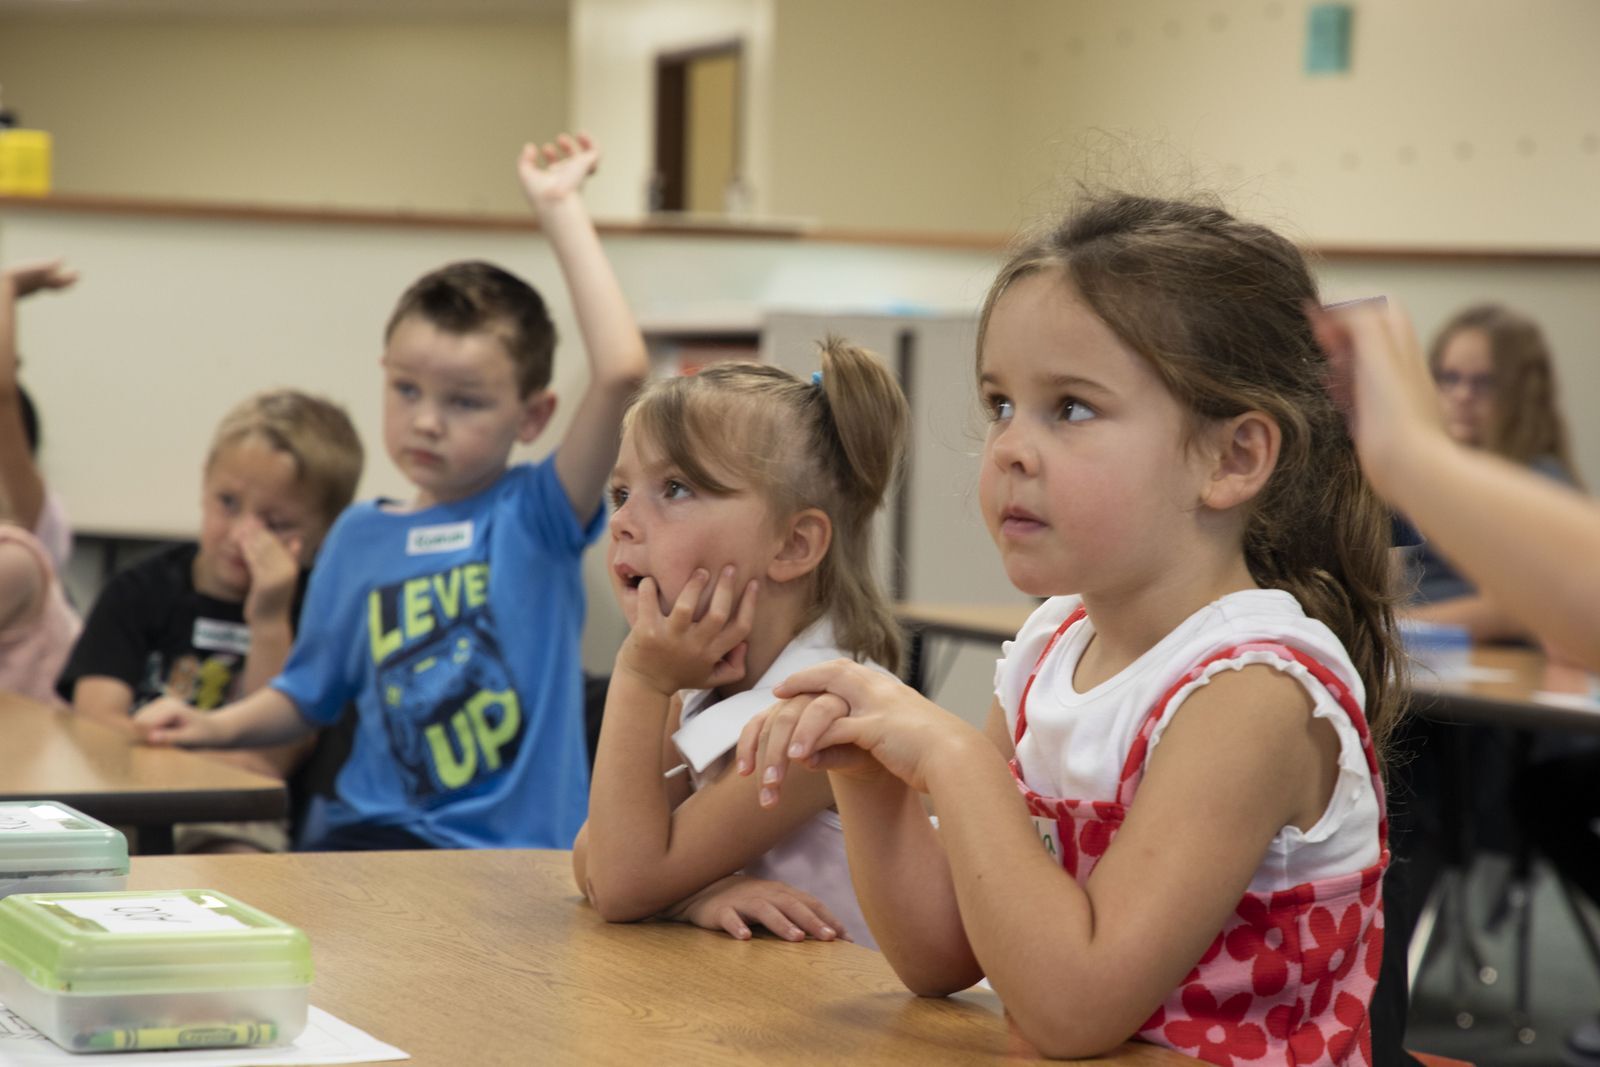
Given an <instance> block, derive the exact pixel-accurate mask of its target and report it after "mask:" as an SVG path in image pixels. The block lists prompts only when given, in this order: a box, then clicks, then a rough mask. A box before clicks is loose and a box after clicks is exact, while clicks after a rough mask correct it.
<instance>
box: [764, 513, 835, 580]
mask: <svg viewBox="0 0 1600 1067" xmlns="http://www.w3.org/2000/svg"><path fill="white" fill-rule="evenodd" d="M779 532H780V533H781V534H782V536H783V542H782V544H780V545H779V546H778V553H777V555H775V556H773V557H772V562H771V563H769V564H768V565H767V577H768V578H771V579H772V580H773V581H775V582H792V581H794V580H795V579H796V578H803V577H805V576H806V575H808V574H810V573H811V572H812V571H814V570H816V569H817V567H818V566H819V565H820V564H821V563H822V557H823V556H826V555H827V554H828V546H829V545H831V544H832V543H833V520H832V519H830V518H828V513H827V512H825V511H822V510H821V509H819V508H806V509H805V510H804V511H797V512H795V513H794V514H793V515H791V516H790V517H789V520H788V522H787V523H786V524H785V525H784V527H783V528H782V529H781V530H780V531H779Z"/></svg>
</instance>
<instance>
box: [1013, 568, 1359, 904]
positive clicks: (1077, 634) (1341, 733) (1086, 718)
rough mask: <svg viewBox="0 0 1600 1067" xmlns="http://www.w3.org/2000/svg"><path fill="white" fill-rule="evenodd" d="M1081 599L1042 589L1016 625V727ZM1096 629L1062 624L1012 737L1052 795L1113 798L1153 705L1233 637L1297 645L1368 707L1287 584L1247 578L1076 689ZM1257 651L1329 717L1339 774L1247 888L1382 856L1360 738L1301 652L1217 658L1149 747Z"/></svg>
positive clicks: (1332, 641) (1029, 770)
mask: <svg viewBox="0 0 1600 1067" xmlns="http://www.w3.org/2000/svg"><path fill="white" fill-rule="evenodd" d="M1080 603H1081V601H1080V599H1079V598H1078V597H1075V596H1070V597H1053V598H1052V599H1050V600H1047V601H1045V603H1044V604H1043V605H1041V606H1040V607H1039V609H1038V610H1037V611H1035V612H1034V613H1033V614H1032V615H1031V616H1029V618H1028V621H1027V622H1026V623H1024V624H1023V626H1022V629H1021V630H1019V631H1018V632H1017V637H1016V640H1015V641H1008V642H1006V643H1005V645H1004V646H1003V647H1002V649H1001V658H1000V660H999V661H998V663H997V664H996V669H995V696H996V697H997V698H998V699H999V701H1000V706H1001V707H1002V708H1003V709H1004V710H1005V715H1006V724H1007V727H1008V729H1009V730H1010V732H1011V734H1012V736H1015V732H1016V722H1017V706H1018V703H1019V701H1020V700H1021V697H1022V691H1023V687H1024V686H1026V685H1027V682H1028V675H1029V674H1030V673H1031V672H1032V671H1033V668H1034V666H1035V664H1037V663H1038V661H1039V657H1040V655H1041V654H1042V653H1043V651H1044V648H1045V645H1046V644H1048V643H1049V641H1050V638H1051V636H1052V635H1053V634H1054V633H1055V632H1056V630H1057V628H1058V627H1060V625H1061V623H1062V622H1064V621H1065V620H1066V618H1067V616H1069V615H1070V614H1072V612H1073V611H1074V610H1076V609H1077V607H1078V605H1079V604H1080ZM1093 635H1094V626H1093V623H1092V622H1091V621H1090V620H1089V619H1087V618H1085V619H1084V620H1083V621H1082V622H1081V623H1079V624H1077V625H1076V626H1074V627H1073V628H1072V629H1071V630H1069V631H1068V632H1067V633H1066V634H1064V635H1063V636H1062V638H1061V640H1060V641H1059V642H1058V643H1057V645H1056V647H1055V649H1053V650H1052V652H1051V654H1050V656H1049V658H1048V659H1047V660H1046V661H1045V663H1044V664H1042V665H1041V666H1040V670H1039V675H1038V678H1037V680H1036V681H1035V682H1034V684H1033V689H1032V690H1030V691H1029V693H1028V730H1027V733H1026V734H1024V735H1023V738H1022V740H1021V742H1020V743H1019V744H1018V745H1017V762H1018V765H1019V766H1020V767H1021V769H1022V773H1023V779H1024V781H1026V782H1027V784H1028V786H1029V788H1031V789H1033V790H1035V791H1036V792H1038V793H1041V794H1044V795H1045V796H1054V797H1080V798H1085V799H1099V798H1104V799H1107V800H1110V799H1114V798H1115V797H1116V794H1117V780H1118V777H1119V775H1120V773H1121V770H1122V765H1123V761H1124V759H1125V758H1126V756H1127V754H1128V750H1129V748H1130V747H1131V746H1132V744H1133V739H1134V735H1135V734H1136V733H1138V731H1139V728H1140V727H1141V725H1142V724H1143V722H1144V719H1145V716H1146V715H1148V714H1149V712H1150V709H1151V708H1152V707H1154V706H1155V704H1156V702H1157V701H1159V700H1160V699H1161V698H1162V696H1163V695H1164V694H1166V692H1167V691H1168V690H1169V689H1171V688H1172V686H1173V685H1174V684H1176V683H1177V681H1178V679H1179V678H1180V677H1182V676H1183V674H1184V673H1186V672H1187V671H1188V670H1189V669H1190V668H1191V667H1193V666H1195V665H1196V664H1198V663H1201V662H1202V661H1204V660H1206V659H1207V658H1209V657H1210V656H1212V655H1215V654H1216V653H1218V652H1221V651H1223V650H1225V649H1228V648H1230V647H1232V646H1234V645H1238V644H1243V643H1246V642H1250V641H1272V642H1277V643H1280V644H1284V645H1287V646H1289V647H1291V648H1295V649H1299V650H1301V651H1303V652H1305V653H1307V654H1308V655H1310V656H1311V657H1312V658H1314V659H1316V660H1318V661H1320V662H1321V663H1322V664H1323V665H1325V666H1326V667H1327V668H1328V669H1329V670H1331V671H1332V672H1333V673H1334V674H1335V675H1336V676H1337V677H1338V678H1339V680H1340V681H1341V682H1342V683H1343V684H1344V685H1345V686H1347V687H1348V688H1349V690H1350V693H1351V695H1352V696H1353V697H1354V698H1355V700H1356V702H1357V703H1358V704H1360V705H1361V706H1362V708H1363V709H1365V707H1366V691H1365V687H1364V686H1363V685H1362V683H1361V678H1360V675H1358V674H1357V673H1356V669H1355V665H1354V664H1353V663H1352V662H1351V661H1350V656H1349V653H1347V652H1346V651H1345V648H1344V646H1343V645H1342V644H1340V642H1339V639H1338V638H1337V637H1335V636H1334V634H1333V631H1331V630H1329V629H1328V628H1327V627H1326V626H1324V625H1323V624H1322V623H1320V622H1318V621H1317V620H1316V619H1312V618H1310V617H1308V616H1307V615H1306V613H1305V612H1304V611H1303V610H1302V609H1301V607H1300V602H1299V601H1297V600H1296V599H1295V598H1294V597H1293V596H1292V595H1290V594H1289V593H1286V592H1283V591H1282V590H1277V589H1251V590H1246V591H1243V592H1238V593H1230V594H1228V595H1227V596H1225V597H1222V598H1221V599H1220V600H1215V601H1213V602H1212V603H1210V604H1207V605H1206V606H1205V607H1203V608H1201V609H1200V610H1199V611H1197V612H1195V613H1194V614H1193V615H1191V616H1189V617H1188V618H1187V619H1185V620H1184V621H1183V622H1181V623H1179V624H1178V626H1177V627H1176V628H1175V629H1173V631H1172V632H1171V633H1169V634H1167V635H1166V636H1165V637H1163V638H1162V639H1161V640H1160V641H1158V642H1156V644H1155V645H1154V646H1152V647H1151V648H1150V649H1149V650H1147V651H1146V652H1145V653H1144V655H1142V656H1140V657H1139V658H1138V659H1136V660H1134V662H1133V663H1131V664H1129V665H1128V666H1127V667H1125V668H1123V669H1122V670H1121V671H1120V672H1118V673H1117V674H1116V675H1115V676H1114V677H1112V678H1109V679H1107V680H1106V681H1104V682H1102V683H1101V684H1099V685H1097V686H1095V687H1094V688H1093V689H1090V690H1089V691H1088V692H1086V693H1080V692H1078V691H1077V690H1076V689H1075V688H1074V687H1073V684H1072V676H1073V674H1074V673H1075V672H1076V670H1077V666H1078V661H1079V659H1080V658H1081V657H1082V655H1083V651H1084V649H1085V648H1086V647H1088V644H1089V639H1090V638H1091V637H1092V636H1093ZM1255 662H1263V663H1266V664H1268V665H1269V666H1272V667H1275V668H1277V669H1280V670H1283V671H1284V672H1285V673H1286V674H1289V675H1291V676H1292V677H1294V678H1295V679H1296V680H1297V681H1299V682H1300V683H1301V685H1302V686H1303V687H1304V689H1305V691H1306V692H1307V694H1309V695H1310V697H1311V699H1312V701H1313V705H1314V706H1313V711H1312V714H1313V715H1314V716H1315V717H1316V718H1319V719H1325V720H1327V722H1328V723H1329V724H1330V725H1332V727H1333V729H1334V732H1335V733H1336V734H1337V735H1338V738H1339V774H1338V780H1337V783H1336V784H1335V786H1334V790H1333V795H1332V797H1330V798H1329V801H1328V806H1327V808H1326V809H1325V810H1324V811H1323V813H1322V816H1321V818H1319V819H1318V820H1317V822H1316V824H1315V825H1313V826H1312V827H1311V828H1310V829H1309V830H1301V829H1300V828H1299V827H1296V826H1285V827H1284V828H1283V829H1281V830H1279V831H1278V833H1277V835H1276V836H1275V837H1273V839H1272V843H1271V844H1270V845H1269V846H1268V848H1267V853H1266V855H1265V856H1264V857H1263V858H1262V862H1261V866H1260V867H1258V868H1257V870H1256V873H1255V875H1254V877H1253V878H1252V879H1251V881H1250V891H1251V892H1256V893H1270V892H1275V891H1277V890H1280V889H1288V888H1290V887H1291V886H1296V885H1299V884H1301V883H1302V882H1311V881H1317V880H1319V879H1322V878H1329V877H1333V876H1336V875H1341V874H1348V873H1350V872H1352V871H1360V870H1363V869H1365V868H1366V867H1369V866H1371V865H1372V864H1374V863H1376V862H1378V853H1379V843H1378V797H1377V794H1376V793H1375V792H1374V790H1373V787H1372V776H1371V773H1370V772H1369V771H1368V769H1367V763H1366V757H1365V756H1364V755H1363V753H1362V750H1361V738H1360V736H1359V735H1358V734H1357V733H1356V730H1355V727H1354V726H1353V725H1352V724H1351V722H1350V717H1349V716H1348V715H1347V714H1345V712H1344V711H1343V709H1341V708H1340V707H1339V705H1338V703H1337V702H1335V700H1334V699H1333V697H1332V696H1331V695H1330V694H1329V693H1328V691H1327V689H1326V688H1325V687H1324V686H1323V685H1322V684H1321V683H1320V682H1318V681H1316V679H1315V678H1313V677H1311V675H1310V673H1309V672H1307V671H1306V670H1305V668H1303V667H1301V666H1300V665H1299V664H1297V663H1296V664H1290V665H1286V664H1285V663H1284V662H1283V661H1282V660H1281V659H1278V658H1276V657H1272V656H1267V655H1264V654H1260V655H1258V654H1257V653H1251V652H1245V653H1243V654H1241V655H1240V656H1238V657H1236V658H1233V659H1228V660H1222V661H1219V662H1217V663H1214V664H1212V665H1211V666H1210V667H1209V668H1208V669H1207V671H1206V673H1205V674H1204V676H1202V677H1201V678H1199V679H1197V680H1196V681H1194V682H1193V683H1192V684H1190V685H1188V686H1186V687H1184V688H1183V689H1181V690H1179V691H1178V692H1177V693H1176V694H1174V695H1173V697H1172V699H1171V700H1170V701H1169V702H1168V703H1167V706H1166V709H1165V710H1164V711H1163V712H1162V717H1161V721H1160V722H1159V723H1158V724H1157V726H1156V729H1155V732H1154V733H1153V734H1151V736H1150V748H1151V749H1152V750H1154V749H1155V746H1156V745H1157V744H1159V743H1160V741H1161V737H1162V735H1163V733H1164V732H1165V730H1166V728H1167V725H1168V724H1169V723H1170V722H1171V721H1172V716H1173V715H1174V714H1176V713H1177V711H1178V709H1179V708H1180V707H1182V705H1183V701H1184V700H1185V699H1186V698H1187V697H1188V696H1189V694H1190V693H1192V692H1194V690H1196V689H1198V688H1200V687H1201V686H1203V685H1205V684H1206V683H1207V682H1208V681H1209V680H1210V679H1211V677H1212V676H1213V675H1215V674H1216V673H1217V672H1218V671H1222V670H1228V669H1230V668H1232V669H1237V668H1239V667H1243V666H1248V665H1250V664H1251V663H1255Z"/></svg>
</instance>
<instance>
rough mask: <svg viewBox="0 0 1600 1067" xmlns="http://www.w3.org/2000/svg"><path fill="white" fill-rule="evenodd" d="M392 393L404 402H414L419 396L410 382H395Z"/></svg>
mask: <svg viewBox="0 0 1600 1067" xmlns="http://www.w3.org/2000/svg"><path fill="white" fill-rule="evenodd" d="M394 391H395V394H396V395H397V396H399V397H401V398H402V399H404V400H415V399H416V398H417V396H418V395H419V393H418V391H417V387H416V386H415V385H413V384H412V383H410V382H395V383H394Z"/></svg>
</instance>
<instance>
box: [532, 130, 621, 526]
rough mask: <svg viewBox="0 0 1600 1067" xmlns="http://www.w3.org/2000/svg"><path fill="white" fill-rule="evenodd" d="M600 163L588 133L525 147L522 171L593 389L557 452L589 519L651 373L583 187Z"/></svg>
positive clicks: (568, 485)
mask: <svg viewBox="0 0 1600 1067" xmlns="http://www.w3.org/2000/svg"><path fill="white" fill-rule="evenodd" d="M599 161H600V150H599V148H598V147H596V146H595V144H594V142H593V141H591V140H590V139H589V138H588V137H587V136H586V135H583V134H579V135H578V136H577V137H576V138H573V137H570V136H568V135H566V134H562V135H561V136H560V137H559V138H557V139H556V141H555V142H554V143H551V144H546V145H545V146H544V147H543V148H540V147H539V146H538V145H534V144H530V145H527V146H525V147H524V148H523V150H522V156H521V158H520V159H519V160H518V161H517V172H518V174H519V175H520V177H521V179H522V187H523V190H524V191H525V192H526V193H527V195H528V201H529V202H530V203H531V204H532V205H533V209H534V211H535V213H536V214H537V215H538V217H539V227H540V229H542V230H543V231H544V234H545V236H546V237H547V238H548V239H549V241H550V245H551V247H552V248H553V249H554V250H555V254H556V260H557V262H559V263H560V264H561V273H562V275H563V276H564V277H565V278H566V280H567V289H568V291H569V292H570V293H571V296H572V306H573V310H574V311H575V312H576V314H577V319H578V330H579V332H580V333H581V334H582V335H583V345H584V351H585V352H586V353H587V354H588V360H589V384H588V386H587V387H586V388H585V389H584V393H583V396H582V398H581V399H580V400H579V401H578V407H577V410H576V411H574V412H573V415H572V421H571V422H570V423H569V424H568V428H567V435H566V437H565V438H564V439H563V440H562V442H561V447H560V449H559V450H558V451H557V453H556V474H557V476H558V477H559V478H560V479H561V485H562V487H563V488H565V489H566V491H567V499H568V500H569V501H570V502H571V503H572V510H573V511H574V512H575V513H576V514H577V515H578V516H579V518H580V519H581V520H587V519H588V518H589V516H591V515H593V514H594V511H595V509H596V508H597V507H599V506H600V497H601V494H602V493H603V492H604V490H605V485H606V479H607V478H608V477H610V474H611V468H612V466H613V465H614V464H615V463H616V460H617V448H618V446H619V444H620V441H621V437H622V414H623V411H624V410H625V409H626V407H627V404H628V400H629V398H631V397H632V396H633V394H634V391H635V390H637V389H638V388H639V386H640V384H641V383H642V382H643V381H644V379H645V376H646V375H647V374H648V373H649V370H650V363H649V358H648V356H647V355H646V353H645V346H644V338H643V337H642V336H640V334H639V327H638V325H637V324H636V323H635V322H634V320H633V313H632V312H631V311H630V310H629V309H628V302H627V300H626V299H624V298H623V295H622V287H621V286H620V285H619V284H618V283H617V277H616V274H615V273H613V271H612V269H611V263H610V261H608V260H607V259H606V254H605V250H604V249H602V248H601V247H600V237H599V235H598V234H597V233H595V229H594V223H593V222H592V221H591V220H590V218H589V213H588V211H587V210H586V209H585V208H584V206H583V198H582V196H581V195H580V190H581V189H582V186H583V181H584V179H585V178H587V177H588V176H589V174H591V173H592V172H593V171H594V169H595V167H596V165H598V163H599Z"/></svg>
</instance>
